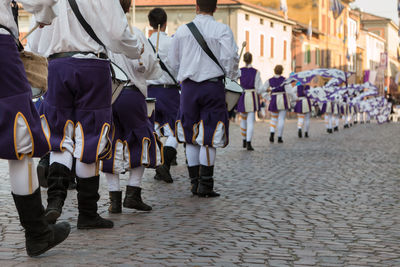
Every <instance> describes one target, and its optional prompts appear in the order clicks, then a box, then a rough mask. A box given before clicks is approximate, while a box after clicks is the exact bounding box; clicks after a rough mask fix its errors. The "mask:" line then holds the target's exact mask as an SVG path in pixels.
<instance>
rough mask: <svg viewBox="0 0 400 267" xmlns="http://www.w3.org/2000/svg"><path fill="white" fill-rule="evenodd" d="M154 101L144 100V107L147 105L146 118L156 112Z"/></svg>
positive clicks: (150, 99) (151, 99)
mask: <svg viewBox="0 0 400 267" xmlns="http://www.w3.org/2000/svg"><path fill="white" fill-rule="evenodd" d="M156 101H157V100H156V99H155V98H150V97H147V98H146V105H147V117H149V118H150V117H151V116H152V115H153V113H154V111H155V110H156Z"/></svg>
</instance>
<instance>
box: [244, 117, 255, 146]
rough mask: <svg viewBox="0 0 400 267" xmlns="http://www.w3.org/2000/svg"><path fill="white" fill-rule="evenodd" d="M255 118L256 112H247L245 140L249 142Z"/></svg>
mask: <svg viewBox="0 0 400 267" xmlns="http://www.w3.org/2000/svg"><path fill="white" fill-rule="evenodd" d="M255 119H256V114H255V113H254V112H249V113H247V133H246V141H247V142H251V139H252V138H253V132H254V121H255Z"/></svg>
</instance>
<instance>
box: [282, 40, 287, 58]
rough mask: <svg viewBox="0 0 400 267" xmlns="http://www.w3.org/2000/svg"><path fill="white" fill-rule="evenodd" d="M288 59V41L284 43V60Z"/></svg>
mask: <svg viewBox="0 0 400 267" xmlns="http://www.w3.org/2000/svg"><path fill="white" fill-rule="evenodd" d="M286 59H287V41H286V40H284V41H283V60H286Z"/></svg>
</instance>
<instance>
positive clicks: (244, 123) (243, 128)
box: [240, 112, 247, 140]
mask: <svg viewBox="0 0 400 267" xmlns="http://www.w3.org/2000/svg"><path fill="white" fill-rule="evenodd" d="M240 117H241V120H240V133H241V134H242V139H243V140H246V135H247V113H245V112H243V113H240Z"/></svg>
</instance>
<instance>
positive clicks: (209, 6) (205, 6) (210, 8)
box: [196, 0, 217, 13]
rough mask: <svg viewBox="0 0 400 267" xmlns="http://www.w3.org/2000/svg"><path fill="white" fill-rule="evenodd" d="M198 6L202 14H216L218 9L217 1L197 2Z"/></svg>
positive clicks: (201, 0) (203, 0)
mask: <svg viewBox="0 0 400 267" xmlns="http://www.w3.org/2000/svg"><path fill="white" fill-rule="evenodd" d="M196 5H197V6H198V7H199V8H200V11H202V12H206V13H214V12H215V9H217V0H196Z"/></svg>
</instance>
